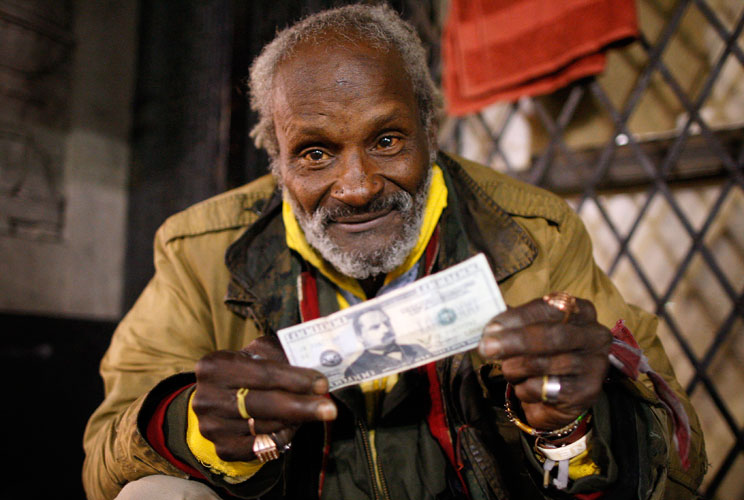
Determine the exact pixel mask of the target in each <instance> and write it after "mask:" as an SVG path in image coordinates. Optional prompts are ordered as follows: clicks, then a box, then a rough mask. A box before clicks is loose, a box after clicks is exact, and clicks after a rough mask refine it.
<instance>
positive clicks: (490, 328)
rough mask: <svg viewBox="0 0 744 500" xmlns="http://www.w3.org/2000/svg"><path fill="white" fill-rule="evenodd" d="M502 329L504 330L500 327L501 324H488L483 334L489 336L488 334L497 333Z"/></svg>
mask: <svg viewBox="0 0 744 500" xmlns="http://www.w3.org/2000/svg"><path fill="white" fill-rule="evenodd" d="M503 329H504V325H502V324H501V323H496V322H493V323H489V324H487V325H486V328H485V332H486V333H489V334H490V333H499V332H500V331H502V330H503Z"/></svg>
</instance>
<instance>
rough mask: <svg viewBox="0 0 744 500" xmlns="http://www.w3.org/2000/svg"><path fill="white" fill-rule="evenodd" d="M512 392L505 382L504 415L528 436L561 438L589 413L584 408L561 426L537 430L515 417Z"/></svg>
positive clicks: (576, 426)
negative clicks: (573, 418)
mask: <svg viewBox="0 0 744 500" xmlns="http://www.w3.org/2000/svg"><path fill="white" fill-rule="evenodd" d="M513 393H514V388H513V387H512V385H511V384H510V383H509V382H507V383H506V395H505V401H504V409H505V410H506V416H507V417H508V418H509V421H510V422H511V423H513V424H514V425H516V426H517V427H519V429H520V430H521V431H522V432H525V433H527V434H529V435H530V436H535V437H540V438H543V439H556V438H562V437H565V436H568V435H569V434H571V433H572V432H573V431H575V430H576V429H577V428H578V427H579V425H581V422H582V420H584V419H585V418H587V416H588V415H589V410H586V411H584V413H582V414H581V415H579V416H578V417H576V419H575V420H574V421H573V422H571V423H569V424H568V425H565V426H563V427H561V428H560V429H555V430H552V431H539V430H537V429H535V428H534V427H530V426H529V425H527V424H525V423H524V422H522V421H521V420H519V417H517V415H516V413H514V409H513V408H512V402H511V397H512V394H513Z"/></svg>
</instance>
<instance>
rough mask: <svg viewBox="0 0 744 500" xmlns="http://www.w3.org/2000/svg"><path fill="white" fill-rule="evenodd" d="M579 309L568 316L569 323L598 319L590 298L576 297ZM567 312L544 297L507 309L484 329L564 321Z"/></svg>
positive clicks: (496, 329) (495, 329) (486, 331)
mask: <svg viewBox="0 0 744 500" xmlns="http://www.w3.org/2000/svg"><path fill="white" fill-rule="evenodd" d="M576 306H577V311H576V312H574V313H572V314H571V315H570V316H569V317H568V322H569V323H578V324H584V323H592V322H594V321H596V320H597V312H596V310H595V309H594V304H592V303H591V302H589V301H588V300H584V299H580V298H578V297H577V298H576ZM564 317H565V313H564V312H563V311H561V310H560V309H558V308H556V307H554V306H551V305H550V304H548V303H547V302H546V301H545V300H544V299H542V298H540V299H534V300H531V301H530V302H527V303H525V304H522V305H521V306H517V307H510V308H509V309H507V310H506V311H504V312H502V313H501V314H498V315H496V316H494V317H493V318H492V319H491V321H489V322H488V324H487V325H486V327H485V328H484V329H483V334H484V335H489V334H491V333H496V334H497V333H498V332H499V331H501V330H505V329H510V328H524V327H525V326H527V325H530V324H533V323H548V322H560V321H563V319H564Z"/></svg>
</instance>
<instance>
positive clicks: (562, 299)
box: [543, 292, 579, 323]
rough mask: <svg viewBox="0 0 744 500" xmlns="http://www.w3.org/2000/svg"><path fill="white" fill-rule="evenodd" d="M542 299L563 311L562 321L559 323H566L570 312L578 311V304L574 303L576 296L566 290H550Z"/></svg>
mask: <svg viewBox="0 0 744 500" xmlns="http://www.w3.org/2000/svg"><path fill="white" fill-rule="evenodd" d="M543 300H544V301H545V302H547V303H548V305H549V306H551V307H555V308H556V309H558V310H559V311H563V321H561V323H568V318H569V317H571V314H573V313H577V312H579V306H578V305H576V297H574V296H573V295H571V294H570V293H568V292H552V293H549V294H547V295H545V296H544V297H543Z"/></svg>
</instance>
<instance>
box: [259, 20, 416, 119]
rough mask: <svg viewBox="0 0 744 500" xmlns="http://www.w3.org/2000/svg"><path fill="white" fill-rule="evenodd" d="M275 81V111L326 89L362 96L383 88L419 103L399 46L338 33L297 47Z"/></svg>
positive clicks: (282, 66)
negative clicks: (398, 48) (416, 100)
mask: <svg viewBox="0 0 744 500" xmlns="http://www.w3.org/2000/svg"><path fill="white" fill-rule="evenodd" d="M272 84H273V85H272V87H273V98H272V101H273V103H274V109H275V110H276V107H277V105H279V106H283V105H285V106H286V105H290V106H291V105H292V104H293V102H292V101H293V100H294V99H301V100H303V101H304V100H305V99H306V98H307V97H310V96H312V95H313V94H315V93H318V92H324V91H326V92H327V91H332V92H338V93H349V94H352V95H358V96H359V97H362V96H363V95H364V94H365V93H368V92H369V91H370V90H372V89H377V90H380V89H383V90H384V91H385V92H386V93H387V94H388V95H391V96H396V97H399V98H401V99H405V100H408V99H413V102H415V97H414V92H413V84H412V82H411V80H410V77H409V75H408V72H407V71H406V68H405V64H404V62H403V58H402V57H401V55H400V53H399V52H398V51H397V50H396V49H394V48H392V47H388V46H385V45H381V44H375V43H370V42H367V41H362V40H355V39H353V38H352V39H349V38H346V37H342V36H340V35H336V34H329V35H328V36H327V37H325V38H316V39H313V40H310V41H306V42H301V43H299V44H298V45H297V46H295V47H294V48H293V50H292V52H291V55H290V56H288V57H287V58H286V59H284V60H283V61H282V62H281V63H280V64H279V66H278V68H277V71H276V74H275V76H274V80H273V82H272Z"/></svg>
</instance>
